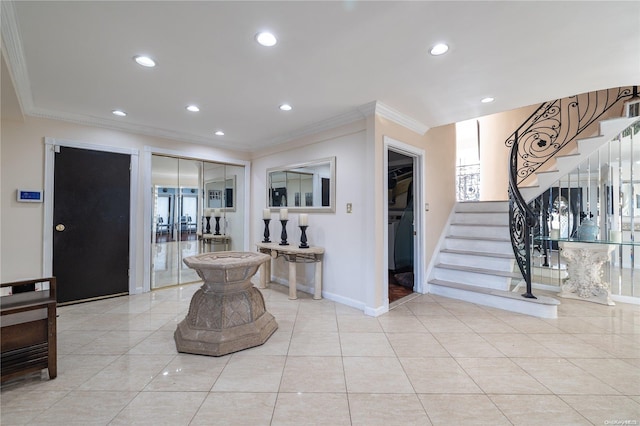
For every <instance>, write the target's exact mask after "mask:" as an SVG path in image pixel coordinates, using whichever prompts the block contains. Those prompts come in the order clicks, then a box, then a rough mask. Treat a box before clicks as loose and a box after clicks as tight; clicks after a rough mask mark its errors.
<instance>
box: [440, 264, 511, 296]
mask: <svg viewBox="0 0 640 426" xmlns="http://www.w3.org/2000/svg"><path fill="white" fill-rule="evenodd" d="M433 277H434V278H435V279H439V280H443V281H451V282H455V283H460V284H467V285H472V286H475V287H483V288H492V289H495V290H504V291H508V290H509V283H510V282H511V279H510V278H506V277H499V276H496V275H487V274H479V273H476V272H468V271H456V270H454V269H443V268H438V267H436V268H434V270H433Z"/></svg>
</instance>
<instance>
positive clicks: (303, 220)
mask: <svg viewBox="0 0 640 426" xmlns="http://www.w3.org/2000/svg"><path fill="white" fill-rule="evenodd" d="M298 225H300V226H309V215H307V214H306V213H300V218H299V219H298Z"/></svg>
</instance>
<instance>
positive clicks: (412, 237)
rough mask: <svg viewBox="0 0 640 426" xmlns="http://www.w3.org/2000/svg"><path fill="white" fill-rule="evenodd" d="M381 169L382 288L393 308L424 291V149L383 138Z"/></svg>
mask: <svg viewBox="0 0 640 426" xmlns="http://www.w3.org/2000/svg"><path fill="white" fill-rule="evenodd" d="M384 170H385V171H386V175H387V176H386V178H387V179H386V184H387V190H386V191H385V192H384V196H383V202H384V211H385V217H384V218H385V220H386V223H385V226H386V232H385V233H384V235H385V248H386V256H385V259H384V264H385V268H386V274H385V278H384V279H385V287H384V288H385V291H386V292H387V294H386V296H387V300H388V303H389V304H392V303H393V304H394V305H397V304H398V303H395V302H400V303H402V300H403V299H404V298H407V299H408V298H410V297H412V296H415V294H414V293H422V292H423V291H424V283H423V279H424V265H425V262H424V241H425V238H424V221H425V214H424V211H425V210H423V209H422V206H423V205H424V204H423V195H422V194H423V187H424V183H423V180H424V178H423V176H424V175H423V173H424V150H422V149H420V148H417V147H415V146H413V145H408V144H405V143H403V142H400V141H397V140H394V139H391V138H389V137H386V136H385V137H384ZM390 307H393V306H390Z"/></svg>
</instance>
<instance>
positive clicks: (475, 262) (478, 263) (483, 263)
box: [438, 253, 514, 272]
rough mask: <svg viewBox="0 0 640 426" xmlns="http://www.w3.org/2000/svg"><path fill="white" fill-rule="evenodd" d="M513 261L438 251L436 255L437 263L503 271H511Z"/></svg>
mask: <svg viewBox="0 0 640 426" xmlns="http://www.w3.org/2000/svg"><path fill="white" fill-rule="evenodd" d="M513 262H514V260H513V259H502V258H499V257H487V256H474V255H469V254H459V253H440V255H439V257H438V263H444V264H446V265H458V266H468V267H470V268H483V269H492V270H496V271H503V272H511V271H513Z"/></svg>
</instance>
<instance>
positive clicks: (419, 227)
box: [382, 136, 426, 309]
mask: <svg viewBox="0 0 640 426" xmlns="http://www.w3.org/2000/svg"><path fill="white" fill-rule="evenodd" d="M383 142H384V166H383V167H384V173H385V174H387V173H388V171H389V150H391V151H395V152H397V153H400V154H402V155H406V156H408V157H411V158H413V176H414V179H413V192H414V202H413V205H414V210H413V221H414V231H415V232H416V238H415V239H414V242H413V244H414V245H413V276H414V280H413V291H414V292H416V293H422V294H424V293H425V291H426V286H425V283H424V277H425V276H426V274H425V272H426V271H425V259H424V244H425V236H424V223H425V209H423V208H422V206H423V205H424V201H423V200H424V194H423V191H424V157H425V151H424V149H421V148H418V147H415V146H413V145H409V144H406V143H404V142H400V141H398V140H396V139H393V138H390V137H388V136H384V138H383ZM385 182H387V179H386V176H385ZM382 192H383V196H382V197H383V200H382V203H383V208H384V224H385V228H384V232H383V233H382V234H383V236H384V238H383V245H384V256H383V259H382V262H383V266H384V272H385V273H384V277H383V283H384V289H383V295H384V300H385V303H386V306H387V309H388V308H389V274H388V272H387V271H388V270H389V226H388V225H387V224H388V223H389V191H387V190H386V186H385V190H384V191H382Z"/></svg>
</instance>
